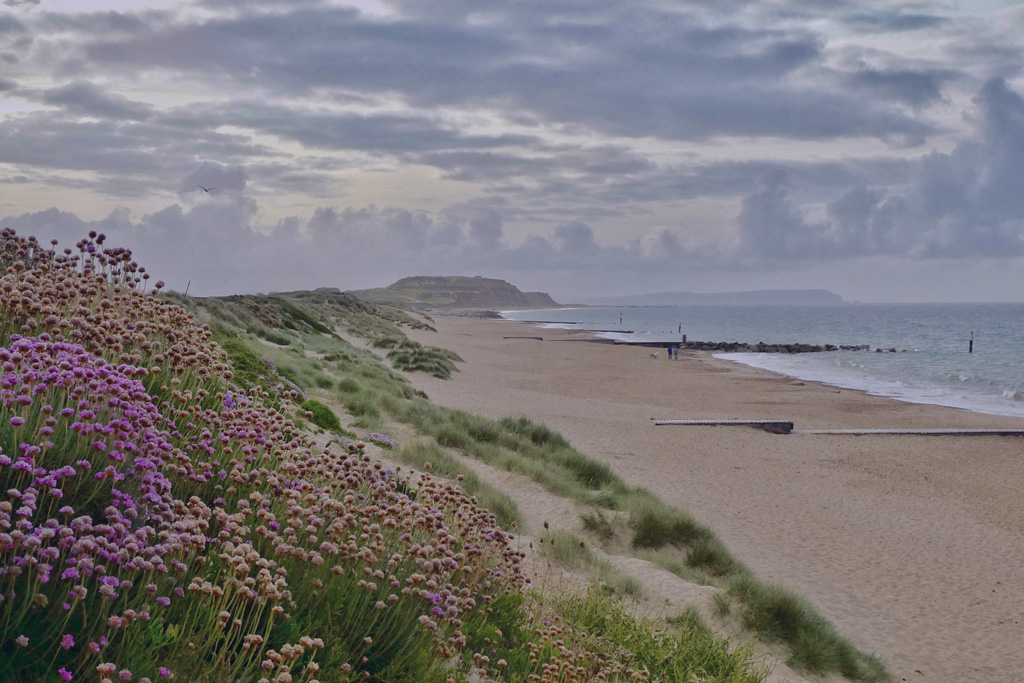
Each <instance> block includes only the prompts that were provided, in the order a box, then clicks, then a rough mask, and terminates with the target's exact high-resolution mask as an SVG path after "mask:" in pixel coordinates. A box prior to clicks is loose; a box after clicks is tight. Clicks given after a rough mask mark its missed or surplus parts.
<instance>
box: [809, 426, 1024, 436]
mask: <svg viewBox="0 0 1024 683" xmlns="http://www.w3.org/2000/svg"><path fill="white" fill-rule="evenodd" d="M799 433H800V434H849V435H853V436H861V435H869V434H886V435H907V436H1024V429H998V428H992V429H958V428H956V427H950V428H939V429H801V430H800V432H799Z"/></svg>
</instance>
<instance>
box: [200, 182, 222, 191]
mask: <svg viewBox="0 0 1024 683" xmlns="http://www.w3.org/2000/svg"><path fill="white" fill-rule="evenodd" d="M196 185H198V186H199V189H200V190H202V191H203V192H209V191H210V190H216V189H217V188H216V187H203V186H202V185H199V183H196Z"/></svg>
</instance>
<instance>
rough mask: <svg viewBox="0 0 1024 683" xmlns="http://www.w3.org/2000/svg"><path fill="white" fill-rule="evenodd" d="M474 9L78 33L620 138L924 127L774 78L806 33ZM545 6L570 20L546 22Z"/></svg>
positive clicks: (323, 12) (265, 82)
mask: <svg viewBox="0 0 1024 683" xmlns="http://www.w3.org/2000/svg"><path fill="white" fill-rule="evenodd" d="M566 7H568V9H565V8H566ZM489 11H491V12H493V13H495V14H496V15H497V17H496V19H495V20H493V21H483V22H475V21H472V20H471V19H470V18H468V17H463V18H462V19H460V20H458V21H447V22H444V23H442V22H440V21H437V20H435V21H430V20H426V19H422V20H419V21H411V20H409V19H386V20H385V19H374V18H370V17H366V16H364V15H361V14H360V13H358V12H356V11H354V10H348V9H340V8H320V9H315V10H314V9H308V10H297V11H294V12H290V13H287V14H284V15H274V16H239V17H231V18H222V19H216V20H210V21H206V22H204V23H201V24H182V23H167V24H154V26H153V27H151V29H150V31H149V32H148V33H147V34H146V35H145V36H144V37H140V38H133V37H129V36H123V37H118V36H111V37H109V38H102V39H100V38H97V37H96V36H95V35H90V36H89V37H84V36H83V40H84V41H86V42H85V45H84V48H83V49H84V54H85V56H86V58H87V59H88V60H89V61H91V62H95V63H98V64H102V65H103V66H104V68H109V69H116V70H122V71H124V70H130V71H137V70H152V69H159V70H170V71H173V72H178V73H182V74H186V75H188V76H190V77H192V78H204V79H207V80H210V81H211V82H218V83H223V84H224V85H225V86H226V87H232V88H238V87H242V86H241V84H243V83H246V84H249V86H250V87H257V88H263V89H266V90H267V91H269V92H276V93H281V94H284V93H288V94H292V95H304V96H311V95H313V94H315V93H317V92H318V91H325V92H327V93H336V94H338V95H339V96H343V94H344V93H346V92H351V91H354V92H359V93H377V94H379V95H388V94H392V93H401V94H402V97H403V98H405V99H406V100H407V101H408V102H410V103H414V104H416V105H418V106H438V105H474V106H478V105H487V106H491V107H497V106H500V107H501V109H517V110H525V111H528V112H532V113H533V114H534V115H537V116H539V117H541V118H542V119H546V120H550V121H555V122H571V123H572V124H573V125H582V126H585V127H587V128H592V129H595V130H599V131H604V132H612V133H616V134H620V135H628V136H633V135H656V136H662V137H670V138H681V139H703V138H707V137H709V136H714V135H717V134H741V135H757V134H768V135H787V136H792V137H795V138H798V139H814V138H822V137H830V136H834V135H866V136H877V137H881V138H884V139H902V140H914V141H917V140H920V139H921V138H922V137H923V136H925V135H927V134H928V133H929V132H931V128H930V126H928V125H927V124H925V123H923V122H920V121H915V120H913V119H911V118H908V117H906V116H905V115H904V114H903V113H902V112H900V111H899V110H897V109H892V108H888V107H887V106H886V105H885V104H884V103H878V102H871V101H868V100H865V99H864V98H851V97H847V96H843V95H842V94H841V93H839V92H824V91H821V90H820V89H814V88H810V87H800V86H797V85H795V84H794V82H793V81H791V80H790V79H788V76H789V75H791V74H792V73H793V72H794V71H795V70H797V69H800V68H802V67H803V66H805V65H807V64H810V63H812V62H814V61H817V60H820V58H821V55H820V45H819V44H818V41H817V39H816V38H814V37H813V36H808V35H799V34H790V33H782V32H777V31H771V30H751V29H742V28H739V27H738V26H731V27H728V26H727V27H713V28H708V27H704V26H703V25H702V24H701V23H700V20H699V19H697V16H696V15H687V14H686V13H685V12H681V11H673V12H660V11H658V10H656V9H654V8H652V7H651V6H647V7H645V8H644V11H636V10H635V8H633V7H630V8H628V9H627V8H624V7H623V6H621V5H619V4H617V3H611V2H599V1H596V0H595V2H592V3H584V4H573V5H569V6H566V5H561V6H552V7H548V6H545V11H543V12H536V13H524V12H521V11H520V9H519V8H518V7H507V6H500V5H499V6H498V7H496V8H493V9H491V10H489ZM559 11H566V12H570V13H571V16H572V17H573V18H575V19H576V20H577V21H575V22H568V21H562V22H558V21H554V22H552V21H549V20H550V19H551V18H552V17H553V16H554V17H557V15H558V13H559ZM498 19H500V21H499V20H498ZM296 36H301V39H298V40H296V39H295V37H296ZM181 45H188V46H189V50H188V51H187V52H183V51H182V50H181V49H180V46H181ZM68 58H69V59H72V58H73V56H72V55H69V57H68ZM253 74H258V76H253Z"/></svg>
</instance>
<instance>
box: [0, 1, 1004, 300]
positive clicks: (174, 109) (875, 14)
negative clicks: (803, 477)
mask: <svg viewBox="0 0 1024 683" xmlns="http://www.w3.org/2000/svg"><path fill="white" fill-rule="evenodd" d="M1022 70H1024V5H1021V4H1020V3H1019V2H1017V0H1005V1H1003V0H962V1H961V2H952V1H946V0H937V1H912V0H748V1H745V0H716V1H715V2H707V0H665V1H661V0H628V1H626V0H486V1H478V2H471V1H470V0H360V1H358V2H345V1H342V0H121V1H114V0H107V1H100V0H95V1H93V0H0V227H10V228H14V229H15V230H17V231H18V232H19V233H20V234H26V235H29V234H31V235H36V236H37V237H39V238H40V239H41V240H49V239H51V238H55V239H58V240H59V241H60V244H61V246H62V247H71V246H73V245H74V244H75V242H77V241H78V240H79V239H81V238H82V237H84V236H85V235H86V233H88V232H89V231H90V230H95V231H97V232H102V233H104V234H106V235H107V238H108V243H109V244H116V245H118V246H124V247H128V248H131V249H132V250H133V252H134V254H135V256H136V257H137V259H138V261H139V263H141V264H142V265H144V266H145V267H146V268H147V270H148V272H150V273H152V274H153V276H154V278H158V279H162V280H164V281H165V282H166V283H167V286H168V288H170V289H175V290H178V291H183V290H185V289H186V288H188V289H189V293H190V294H196V295H200V296H205V295H220V294H232V293H255V292H270V291H286V290H295V289H310V288H315V287H338V288H340V289H343V290H351V289H361V288H369V287H380V286H385V285H387V284H389V283H391V282H393V281H394V280H396V279H398V278H400V277H405V276H411V275H483V276H485V277H496V278H501V279H505V280H508V281H509V282H511V283H512V284H514V285H516V286H518V287H519V288H520V289H523V290H526V291H545V292H549V293H550V294H551V295H552V296H553V297H554V298H555V299H556V300H558V301H561V302H574V301H583V300H585V299H586V297H588V296H615V295H632V294H641V293H648V292H664V291H692V292H723V291H740V290H751V289H799V288H821V289H829V290H831V291H833V292H835V293H837V294H839V295H841V296H843V297H844V298H845V299H847V300H859V301H866V302H917V301H920V302H930V301H979V302H980V301H1024V71H1022Z"/></svg>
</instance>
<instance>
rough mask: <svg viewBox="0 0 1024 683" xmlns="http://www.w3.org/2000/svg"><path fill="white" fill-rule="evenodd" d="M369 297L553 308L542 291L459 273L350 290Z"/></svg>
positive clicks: (404, 301)
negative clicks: (520, 288)
mask: <svg viewBox="0 0 1024 683" xmlns="http://www.w3.org/2000/svg"><path fill="white" fill-rule="evenodd" d="M352 294H355V295H356V296H359V297H361V298H363V299H367V300H369V301H377V302H381V303H396V304H402V305H405V306H413V307H417V306H430V307H437V308H556V307H558V305H559V304H558V303H556V302H555V301H554V300H552V298H551V297H550V296H548V295H547V294H545V293H544V292H523V291H520V290H519V288H518V287H516V286H515V285H511V284H509V283H508V282H505V281H504V280H495V279H493V278H486V277H464V276H461V275H450V276H432V275H417V276H415V277H405V278H402V279H401V280H399V281H398V282H395V283H394V284H392V285H388V286H387V287H381V288H378V289H361V290H356V291H354V292H352Z"/></svg>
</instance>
